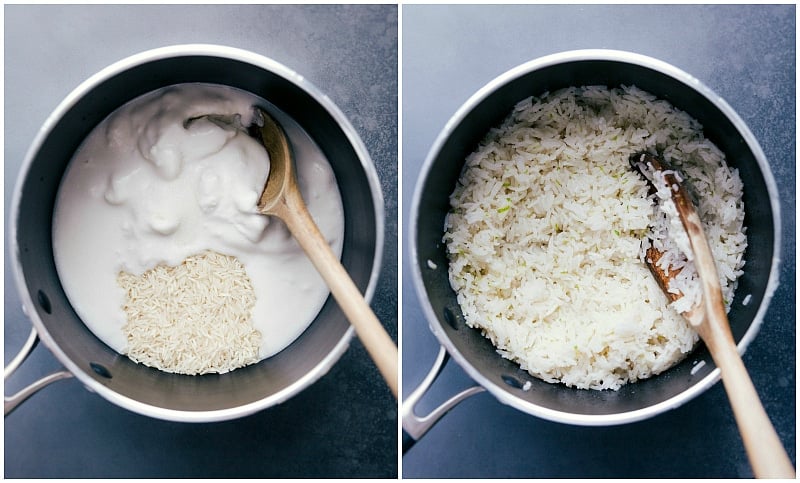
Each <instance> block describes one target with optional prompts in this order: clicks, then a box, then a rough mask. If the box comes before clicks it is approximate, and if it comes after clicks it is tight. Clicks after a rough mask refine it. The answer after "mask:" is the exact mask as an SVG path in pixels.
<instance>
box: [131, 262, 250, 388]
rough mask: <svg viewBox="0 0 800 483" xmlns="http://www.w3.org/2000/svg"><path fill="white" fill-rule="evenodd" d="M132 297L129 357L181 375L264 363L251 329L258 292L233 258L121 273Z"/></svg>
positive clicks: (215, 371) (219, 371)
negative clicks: (139, 273) (252, 314)
mask: <svg viewBox="0 0 800 483" xmlns="http://www.w3.org/2000/svg"><path fill="white" fill-rule="evenodd" d="M117 281H118V283H119V285H120V286H121V287H122V288H123V289H124V290H125V292H126V303H125V305H124V307H123V310H124V311H125V314H126V316H127V321H128V322H127V324H126V325H125V326H123V328H122V330H123V331H124V332H125V335H126V337H127V342H128V345H127V349H126V354H127V355H128V357H130V358H131V359H132V360H134V361H136V362H140V363H142V364H145V365H147V366H150V367H154V368H157V369H160V370H162V371H166V372H174V373H180V374H189V375H196V374H205V373H212V372H213V373H225V372H229V371H232V370H233V369H237V368H239V367H243V366H246V365H248V364H252V363H255V362H258V360H259V357H258V350H259V347H260V345H261V333H260V332H259V331H258V330H256V329H255V328H254V327H253V326H252V324H251V322H250V321H251V313H252V309H253V305H255V300H256V298H255V292H254V290H253V286H252V284H251V282H250V278H249V277H248V276H247V273H246V272H245V269H244V266H243V265H242V264H241V262H239V260H238V259H237V258H235V257H231V256H227V255H222V254H219V253H216V252H211V251H209V252H205V253H202V254H200V255H196V256H192V257H188V258H186V259H185V260H184V261H183V263H182V264H180V265H178V266H175V267H168V266H163V265H159V266H157V267H155V268H153V269H151V270H148V271H146V272H144V273H143V274H142V275H140V276H136V275H132V274H129V273H125V272H120V273H119V275H118V278H117Z"/></svg>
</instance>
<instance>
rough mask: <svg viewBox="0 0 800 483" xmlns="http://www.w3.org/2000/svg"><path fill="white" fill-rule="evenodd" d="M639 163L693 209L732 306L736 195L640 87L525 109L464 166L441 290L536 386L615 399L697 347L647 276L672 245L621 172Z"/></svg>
mask: <svg viewBox="0 0 800 483" xmlns="http://www.w3.org/2000/svg"><path fill="white" fill-rule="evenodd" d="M641 151H649V152H652V153H658V154H659V155H660V156H661V157H662V158H664V159H665V160H666V161H668V162H669V163H670V164H671V165H672V166H673V167H675V168H676V169H678V170H680V171H681V172H683V173H684V174H685V178H688V180H689V181H690V182H691V183H692V187H693V189H694V190H695V191H696V192H697V193H699V194H701V195H702V196H700V197H699V207H698V213H699V215H700V218H701V219H702V220H703V222H704V225H705V230H706V234H707V235H708V238H709V241H710V244H711V249H712V252H713V254H714V257H715V259H716V260H717V266H718V270H719V273H720V278H721V282H722V287H723V294H724V297H725V299H726V301H728V303H729V301H730V300H731V299H732V294H733V291H734V289H735V285H736V284H735V280H736V278H737V277H738V276H739V274H741V267H742V265H743V258H742V257H743V253H744V249H745V246H746V238H745V236H744V228H743V226H742V222H743V218H744V210H743V205H742V201H741V198H742V183H741V181H740V179H739V177H738V173H737V172H736V170H730V169H729V168H728V167H727V166H726V164H725V162H724V156H723V154H722V153H721V152H720V151H719V149H717V148H716V147H715V146H714V145H713V144H712V143H711V142H709V141H707V140H706V139H705V138H704V137H703V134H702V128H701V126H700V125H699V123H697V121H695V120H694V119H692V118H690V117H689V116H688V115H687V114H686V113H684V112H681V111H678V110H676V109H675V108H673V107H672V106H671V105H670V104H669V103H667V102H665V101H662V100H657V99H656V98H655V97H654V96H652V95H651V94H648V93H646V92H644V91H642V90H640V89H637V88H635V87H623V88H619V89H608V88H606V87H598V86H592V87H583V88H569V89H564V90H560V91H557V92H554V93H547V94H545V95H543V96H542V97H539V98H535V97H532V98H529V99H526V100H525V101H522V102H520V103H519V104H518V105H517V106H516V107H515V108H514V110H513V112H512V113H511V114H510V116H509V117H508V118H507V119H506V120H505V121H504V122H503V124H502V125H501V126H499V127H498V128H496V129H493V130H491V131H490V132H489V133H488V134H487V136H486V138H485V139H484V140H483V142H482V143H481V146H480V147H479V148H478V150H477V151H476V152H474V153H472V154H471V155H470V156H469V157H468V158H467V160H466V165H465V167H464V170H463V172H462V174H461V178H460V179H459V183H458V185H457V187H456V189H455V191H454V192H453V194H452V196H451V205H452V210H451V212H450V213H449V214H448V216H447V219H446V222H445V231H446V232H445V236H444V241H445V242H446V244H447V249H448V254H449V257H450V266H449V274H450V283H451V285H452V286H453V289H454V290H455V291H456V293H457V297H458V301H459V303H460V305H461V308H462V311H463V313H464V316H465V318H466V321H467V324H468V325H469V326H471V327H475V328H478V329H480V330H481V331H482V332H483V334H484V335H485V336H486V337H488V338H489V339H490V340H491V341H492V343H493V344H494V345H495V346H496V347H497V350H498V352H499V353H500V354H502V355H503V356H504V357H506V358H508V359H510V360H513V361H516V362H517V363H519V364H520V366H521V367H522V368H523V369H525V370H527V371H528V372H529V373H531V374H532V375H534V376H536V377H539V378H541V379H544V380H545V381H549V382H559V381H560V382H563V383H564V384H566V385H568V386H573V387H578V388H591V389H618V388H619V387H620V386H621V385H623V384H625V383H627V382H633V381H636V380H639V379H643V378H647V377H650V376H652V375H655V374H658V373H660V372H662V371H664V370H666V369H667V368H669V367H671V366H672V365H673V364H675V363H676V362H677V361H679V360H680V359H682V358H683V357H684V356H685V354H686V353H688V352H689V351H690V350H691V349H692V347H693V346H694V344H695V343H696V342H697V340H698V337H697V334H696V333H695V332H694V330H693V329H691V327H690V326H689V325H688V323H687V322H686V321H685V320H684V319H683V317H681V316H680V315H679V314H678V312H677V311H676V310H675V307H673V306H668V301H667V299H666V297H665V296H664V294H663V293H662V292H661V290H660V288H659V287H658V285H657V283H656V282H655V280H654V278H653V276H652V275H651V274H650V272H649V270H648V268H647V267H646V265H645V263H644V262H643V260H644V258H643V253H644V250H645V249H646V247H647V246H648V245H649V244H650V243H652V244H653V245H656V246H662V245H659V244H661V243H664V241H665V240H666V239H667V238H668V232H667V231H666V225H665V224H664V223H665V222H664V220H663V219H662V218H664V217H665V215H664V213H663V210H661V209H660V208H659V207H658V203H657V199H656V195H655V194H649V193H648V185H647V183H646V181H645V180H644V179H643V178H642V177H641V176H640V175H639V174H638V173H637V172H634V171H633V170H632V169H631V167H630V164H629V162H628V159H629V157H630V155H631V154H633V153H637V152H641ZM667 222H668V221H667ZM651 232H654V233H651ZM643 239H645V240H647V241H644V242H643ZM670 253H672V252H670ZM675 258H676V259H677V258H678V257H677V256H676V257H675ZM675 263H679V262H677V260H676V261H675ZM681 263H682V262H681ZM682 289H683V290H685V291H687V292H688V291H689V290H690V289H689V288H687V287H686V286H683V287H682ZM695 289H697V288H695Z"/></svg>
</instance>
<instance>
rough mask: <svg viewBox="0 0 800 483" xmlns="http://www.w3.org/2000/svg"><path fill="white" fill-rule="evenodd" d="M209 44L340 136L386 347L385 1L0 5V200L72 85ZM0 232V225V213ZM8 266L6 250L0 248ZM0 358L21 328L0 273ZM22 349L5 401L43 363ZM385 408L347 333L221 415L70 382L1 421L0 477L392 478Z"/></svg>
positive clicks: (391, 278) (392, 12)
mask: <svg viewBox="0 0 800 483" xmlns="http://www.w3.org/2000/svg"><path fill="white" fill-rule="evenodd" d="M179 43H181V44H182V43H216V44H222V45H229V46H232V47H239V48H244V49H248V50H251V51H253V52H256V53H259V54H262V55H266V56H268V57H271V58H273V59H275V60H276V61H278V62H280V63H283V64H284V65H286V66H288V67H290V68H291V69H293V70H295V71H297V72H298V73H300V74H302V75H303V76H305V77H306V78H307V79H308V80H310V81H311V82H312V83H313V84H314V85H316V86H317V87H318V88H319V89H320V90H322V91H323V92H324V93H325V94H327V95H328V96H329V97H330V98H331V99H332V100H333V102H334V103H336V104H337V105H338V106H339V107H340V108H341V110H342V111H343V112H344V113H345V115H346V116H347V117H348V118H349V120H350V121H351V123H352V124H353V125H354V127H355V128H356V131H357V132H358V133H359V135H360V136H361V138H362V139H363V141H364V143H365V144H366V146H367V149H368V150H369V152H370V155H371V156H372V159H373V161H374V162H375V165H376V167H377V171H378V175H379V178H380V181H381V185H382V188H383V193H384V198H385V212H386V243H385V247H384V258H383V267H384V269H383V273H382V275H381V278H380V280H379V283H378V287H377V290H376V294H375V297H374V303H373V308H374V310H375V312H376V314H377V315H378V317H379V318H380V319H381V320H382V321H383V322H384V324H385V325H386V326H387V329H388V330H389V333H390V334H391V335H392V336H393V337H394V338H395V339H396V338H397V176H398V170H397V166H398V164H397V7H396V6H393V5H383V6H360V5H351V6H301V7H297V6H290V5H287V6H280V5H275V6H188V5H185V6H184V5H177V6H24V5H21V6H5V66H4V67H5V93H4V94H5V146H4V149H5V151H4V154H5V164H4V177H5V180H4V188H5V199H4V203H5V207H6V209H8V205H9V200H10V198H11V193H12V191H13V186H14V182H15V179H16V176H17V172H18V171H19V166H20V163H21V162H22V159H23V157H24V155H25V152H26V151H27V149H28V146H29V145H30V143H31V141H32V140H33V138H34V136H35V135H36V132H37V131H38V129H39V126H41V125H42V123H43V122H44V120H45V119H46V117H47V115H48V114H49V113H50V112H51V111H52V110H53V109H54V108H55V107H56V105H58V103H59V102H60V101H61V100H62V99H63V98H64V97H65V96H66V95H67V94H68V93H69V92H70V91H71V90H72V89H73V88H75V87H76V86H77V85H78V84H79V83H80V82H82V81H83V80H85V79H86V78H87V77H89V76H90V75H92V74H94V73H95V72H97V71H98V70H100V69H102V68H103V67H105V66H107V65H109V64H111V63H113V62H115V61H117V60H120V59H122V58H124V57H127V56H128V55H131V54H134V53H137V52H140V51H143V50H147V49H150V48H155V47H161V46H165V45H171V44H179ZM5 223H8V220H7V219H6V220H5ZM5 261H6V267H9V262H8V253H5ZM4 315H5V330H4V335H5V362H8V361H9V360H10V359H11V357H12V356H13V355H14V354H15V353H16V351H17V350H18V349H19V348H20V347H21V345H22V343H23V342H24V340H25V337H26V336H27V333H28V331H29V330H30V324H29V322H28V321H27V319H26V318H25V317H24V315H23V314H22V311H21V307H20V302H19V296H18V294H17V292H16V288H15V286H14V283H13V280H12V278H11V275H10V273H9V271H8V270H6V272H5V309H4ZM59 367H60V366H59V364H58V362H57V361H56V360H55V358H54V357H53V356H52V355H51V354H50V353H49V352H48V351H47V349H46V348H44V347H43V346H40V347H38V348H37V349H36V350H35V351H34V353H33V355H32V356H31V358H30V359H28V361H26V362H25V364H23V366H22V368H21V369H20V370H19V371H18V372H17V373H16V374H15V375H14V376H13V377H12V378H11V379H10V380H9V381H8V382H7V384H6V389H5V390H6V393H11V392H13V391H15V390H17V389H19V388H20V387H22V385H24V384H26V383H28V382H31V381H32V380H33V379H34V378H36V377H38V376H41V375H44V374H47V373H49V372H52V371H53V370H57V369H59ZM396 428H397V406H396V403H395V401H394V399H393V398H392V396H391V393H390V392H389V391H388V390H387V389H386V388H385V386H384V385H383V383H382V381H381V380H380V374H379V373H378V371H377V370H376V369H375V368H374V366H373V365H372V362H371V361H370V359H369V357H368V355H367V353H366V351H365V350H364V349H363V346H362V345H361V343H360V342H358V341H357V340H356V341H354V342H353V343H352V344H351V347H350V349H349V350H348V351H347V352H346V353H345V355H344V356H343V357H342V359H341V360H340V361H339V362H338V363H337V364H336V365H335V366H334V368H333V369H332V370H331V371H330V373H329V374H327V375H326V376H324V377H323V378H322V379H321V380H320V381H318V382H317V383H316V384H314V385H313V386H311V387H310V388H308V389H307V390H305V391H303V392H302V393H300V394H299V395H297V396H296V397H294V398H293V399H291V400H289V401H288V402H286V403H284V404H281V405H279V406H277V407H274V408H270V409H267V410H265V411H262V412H260V413H257V414H255V415H252V416H249V417H246V418H242V419H240V420H236V421H229V422H223V423H213V424H180V423H170V422H164V421H159V420H154V419H150V418H147V417H144V416H139V415H137V414H133V413H130V412H128V411H126V410H123V409H120V408H118V407H116V406H114V405H113V404H111V403H108V402H106V401H105V400H104V399H102V398H100V397H99V396H97V395H94V394H91V393H89V392H88V391H86V390H85V389H84V388H83V387H82V386H81V385H80V384H79V383H78V382H77V381H76V380H74V379H73V380H68V381H63V382H58V383H56V384H55V385H53V386H51V387H48V388H46V389H45V390H44V391H42V392H41V393H39V394H37V395H35V396H33V397H32V398H31V399H30V400H28V401H27V402H26V403H24V404H23V405H22V406H21V407H20V408H19V409H17V410H16V411H15V412H14V413H12V414H11V415H10V416H9V417H8V418H6V420H5V433H4V440H5V476H6V477H237V476H243V477H359V476H367V477H395V476H396V475H397V438H396Z"/></svg>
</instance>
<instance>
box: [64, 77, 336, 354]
mask: <svg viewBox="0 0 800 483" xmlns="http://www.w3.org/2000/svg"><path fill="white" fill-rule="evenodd" d="M259 103H261V104H263V101H261V100H260V99H259V98H257V97H255V96H253V95H251V94H248V93H245V92H243V91H239V90H236V89H232V88H228V87H223V86H215V85H208V84H181V85H178V86H172V87H168V88H164V89H160V90H158V91H155V92H152V93H149V94H146V95H144V96H142V97H140V98H137V99H135V100H133V101H131V102H130V103H128V104H126V105H124V106H123V107H121V108H120V109H118V110H117V111H115V112H114V113H113V114H111V115H110V116H109V117H108V118H107V119H105V120H104V121H103V122H102V123H101V124H100V125H98V126H97V127H96V128H95V129H94V130H93V131H92V133H91V134H90V135H89V136H88V137H87V139H86V140H85V141H84V143H83V145H82V146H81V148H80V149H79V150H78V151H77V152H76V154H75V156H74V158H73V159H72V161H71V162H70V165H69V166H68V168H67V171H66V173H65V175H64V178H63V179H62V181H61V186H60V188H59V192H58V195H57V198H56V205H55V211H54V214H53V252H54V256H55V262H56V268H57V270H58V275H59V278H60V279H61V283H62V285H63V287H64V291H65V293H66V295H67V297H68V298H69V301H70V303H71V304H72V306H73V307H74V309H75V311H76V312H77V314H78V315H79V316H80V317H81V319H82V320H83V322H84V323H85V324H86V326H87V327H89V329H90V330H91V331H92V332H93V333H94V334H95V335H97V337H99V338H100V339H101V340H102V341H103V342H105V343H106V344H108V345H109V346H110V347H111V348H113V349H114V350H116V351H117V352H119V353H123V354H124V353H125V348H126V345H127V341H126V337H125V334H124V333H123V331H122V327H123V325H125V323H126V318H125V313H124V312H123V310H122V306H123V303H124V300H125V293H124V291H123V290H122V288H121V287H120V286H119V285H118V284H117V281H116V279H117V274H118V273H119V272H120V271H125V272H128V273H132V274H135V275H140V274H142V273H143V272H144V271H146V270H148V269H150V268H153V267H155V266H156V265H160V264H164V265H172V266H174V265H178V264H180V263H181V262H182V261H183V259H184V258H186V257H188V256H190V255H195V254H198V253H202V252H204V251H206V250H213V251H216V252H219V253H223V254H226V255H232V256H235V257H237V258H238V259H239V260H240V261H241V262H242V264H243V265H244V267H245V269H246V271H247V274H248V276H249V277H250V280H251V281H252V284H253V288H254V290H255V294H256V304H255V307H254V309H253V319H252V320H253V325H254V327H255V328H256V329H258V330H259V331H260V332H261V334H262V344H261V348H260V352H259V356H260V357H261V358H262V359H263V358H265V357H269V356H271V355H274V354H275V353H277V352H279V351H281V350H282V349H284V348H285V347H286V346H288V345H289V344H290V343H291V342H292V341H293V340H295V339H296V338H297V337H299V336H300V334H301V333H302V332H303V331H304V330H305V329H306V328H307V327H308V326H309V325H310V324H311V322H312V321H313V320H314V318H315V317H316V315H317V313H318V312H319V311H320V309H321V308H322V305H323V304H324V303H325V300H326V299H327V297H328V294H329V290H328V287H327V286H326V284H325V282H324V281H323V280H322V277H321V276H320V275H319V274H318V273H317V271H316V269H315V268H314V266H313V265H312V264H311V262H310V261H309V260H308V258H307V257H306V255H305V253H304V252H303V251H302V249H301V248H300V246H299V245H298V244H297V242H296V241H295V240H294V238H292V236H291V234H290V233H289V231H288V230H287V229H286V227H285V225H284V224H283V222H281V221H280V220H278V219H277V218H272V217H266V216H263V215H260V214H257V213H256V209H255V207H256V202H257V200H258V197H259V196H260V194H261V191H262V189H263V186H264V182H265V180H266V179H267V174H268V172H269V160H268V157H267V153H266V151H265V150H264V148H263V147H262V146H261V145H260V144H259V143H258V142H256V141H255V140H254V139H252V138H251V137H249V136H248V135H247V133H245V132H243V131H240V130H237V129H234V128H231V127H227V128H223V127H221V126H219V125H217V124H214V123H213V122H211V121H209V120H207V119H198V120H195V121H193V122H192V123H191V124H190V125H189V127H188V128H185V127H184V121H185V120H186V119H189V118H193V117H197V116H202V115H204V114H211V113H214V114H221V115H233V114H237V113H238V114H240V115H241V116H242V123H243V124H244V125H248V124H250V123H251V121H252V119H251V117H252V112H253V106H254V105H257V104H259ZM287 131H288V129H287ZM296 154H297V159H296V167H297V170H296V173H297V178H298V183H299V185H300V188H301V191H302V193H303V197H304V199H305V201H306V203H307V205H308V209H309V211H310V212H311V214H312V216H313V218H314V220H315V221H316V222H317V224H318V226H319V229H320V231H321V232H322V234H323V235H324V236H325V237H326V239H327V240H328V242H329V243H330V245H331V248H332V249H333V251H334V253H336V254H337V255H341V251H342V244H343V238H344V214H343V209H342V201H341V197H340V194H339V190H338V187H337V185H336V180H335V177H334V174H333V171H332V170H331V167H330V165H329V164H328V162H327V160H326V159H325V158H324V156H323V155H322V154H321V153H320V152H318V151H314V150H301V151H299V152H298V153H296Z"/></svg>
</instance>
